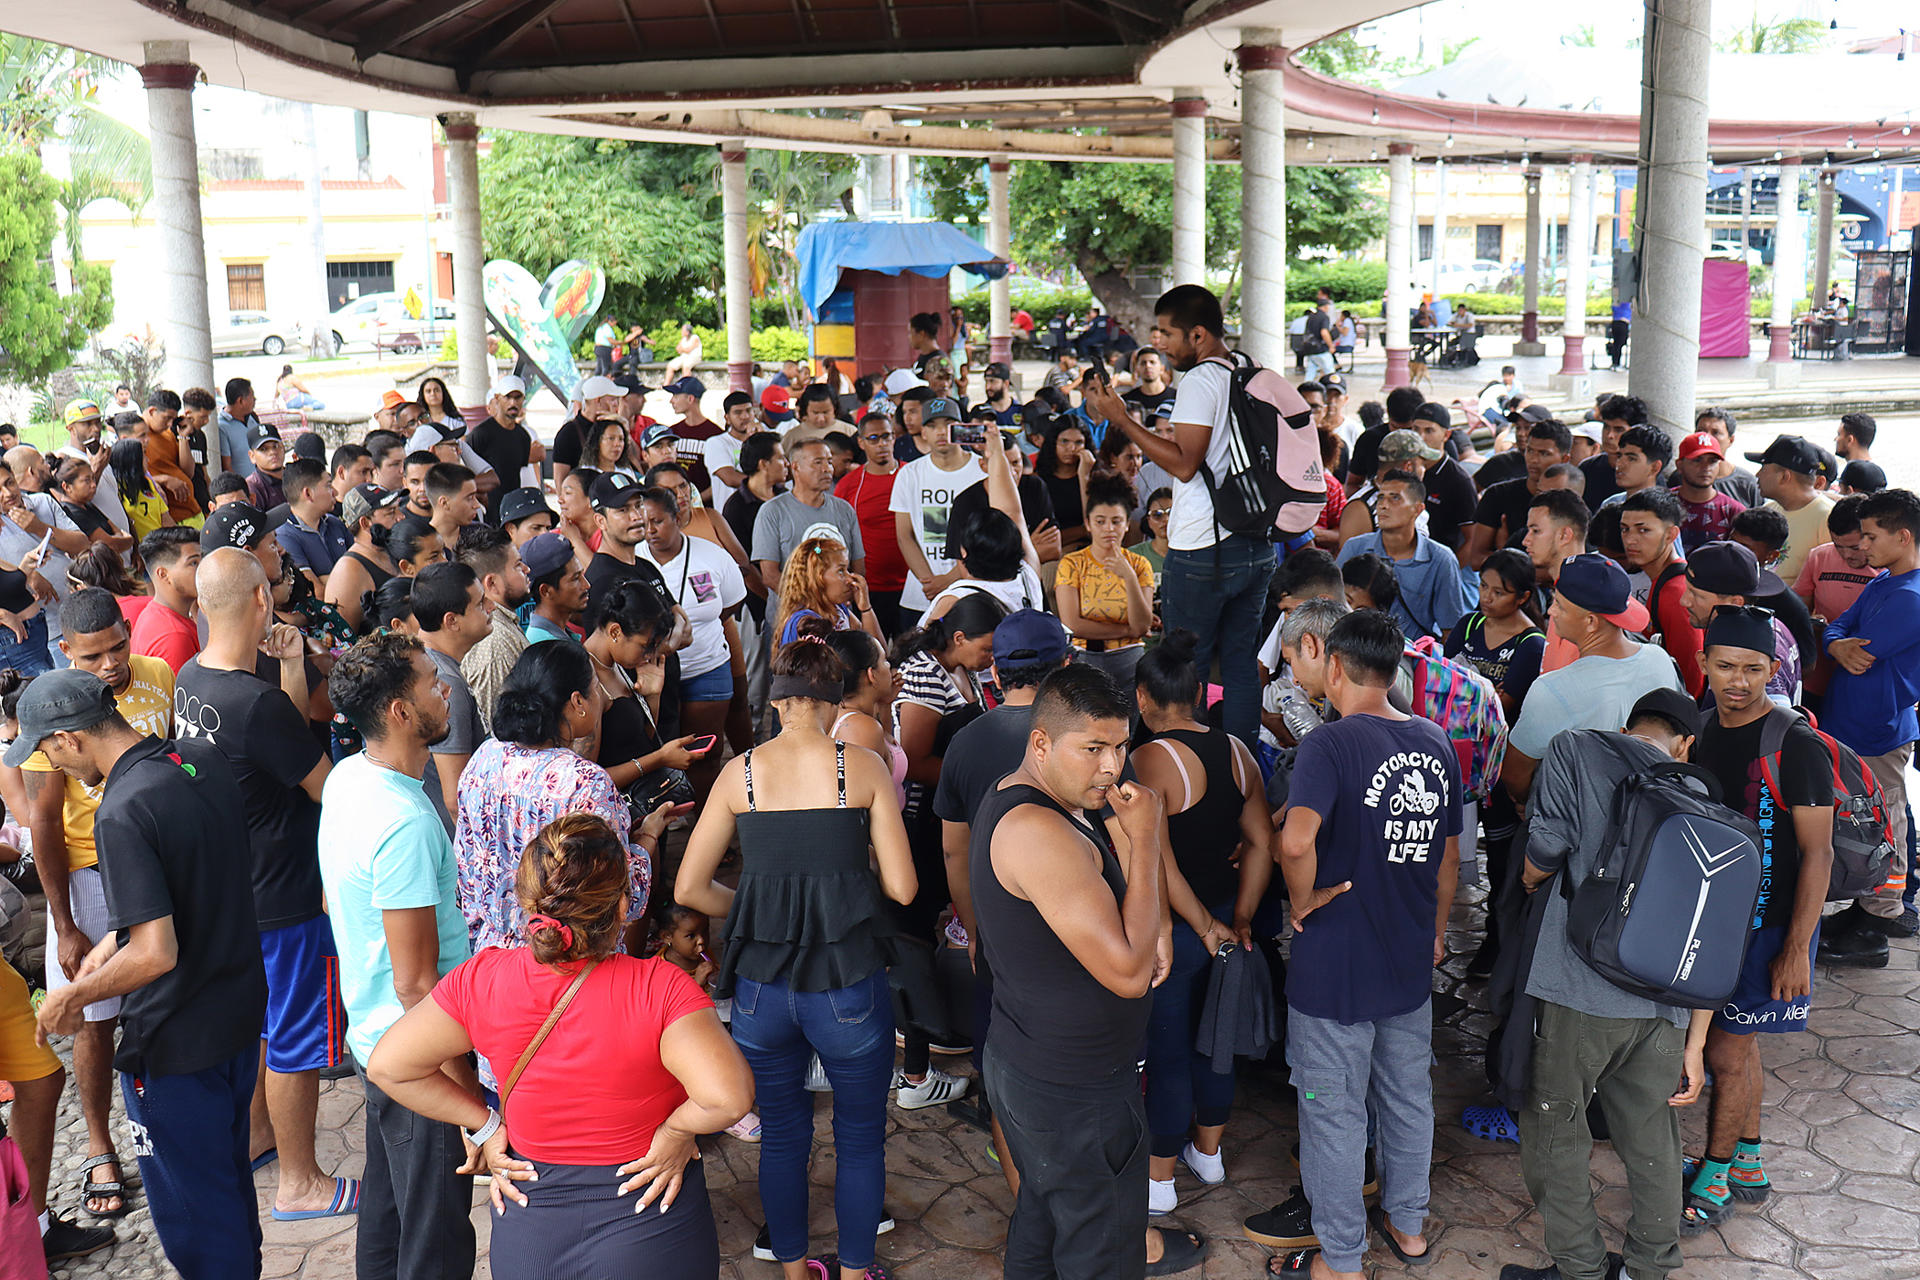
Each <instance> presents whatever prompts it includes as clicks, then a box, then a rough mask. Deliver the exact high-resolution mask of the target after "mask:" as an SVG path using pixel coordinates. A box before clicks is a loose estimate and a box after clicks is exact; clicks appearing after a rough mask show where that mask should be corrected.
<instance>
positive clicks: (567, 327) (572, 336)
mask: <svg viewBox="0 0 1920 1280" xmlns="http://www.w3.org/2000/svg"><path fill="white" fill-rule="evenodd" d="M606 295H607V273H606V272H604V271H602V270H601V269H600V268H598V267H594V266H589V265H587V264H586V263H584V262H582V261H580V259H578V258H570V259H568V260H567V261H566V262H563V263H561V264H560V265H559V266H557V267H555V268H554V269H553V270H552V271H550V272H548V273H547V282H546V283H545V284H543V285H541V286H540V301H541V302H542V303H543V304H544V305H545V306H546V308H547V310H548V311H549V312H551V313H552V314H553V319H554V322H555V323H556V324H558V325H559V326H560V331H561V332H562V333H564V334H566V335H567V345H568V346H570V347H571V346H572V345H573V344H574V343H576V342H578V341H580V335H581V334H583V333H585V332H586V331H587V326H588V325H590V324H592V323H593V318H594V317H595V316H597V315H599V314H600V300H601V299H602V298H604V297H606Z"/></svg>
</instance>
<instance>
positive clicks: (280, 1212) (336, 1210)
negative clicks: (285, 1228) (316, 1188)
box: [273, 1178, 360, 1222]
mask: <svg viewBox="0 0 1920 1280" xmlns="http://www.w3.org/2000/svg"><path fill="white" fill-rule="evenodd" d="M358 1212H360V1179H358V1178H335V1179H334V1180H333V1203H332V1204H330V1205H328V1206H327V1207H326V1208H324V1209H275V1210H273V1220H274V1221H275V1222H307V1221H309V1220H311V1219H313V1218H343V1217H346V1216H347V1215H348V1214H353V1213H358Z"/></svg>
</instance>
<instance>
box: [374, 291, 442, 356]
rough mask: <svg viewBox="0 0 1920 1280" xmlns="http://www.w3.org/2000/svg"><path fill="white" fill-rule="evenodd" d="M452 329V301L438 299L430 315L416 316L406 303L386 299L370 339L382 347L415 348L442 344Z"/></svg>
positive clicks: (383, 348) (411, 350)
mask: <svg viewBox="0 0 1920 1280" xmlns="http://www.w3.org/2000/svg"><path fill="white" fill-rule="evenodd" d="M451 332H453V304H452V303H451V302H440V301H437V300H436V301H435V302H434V304H433V314H432V316H431V317H430V318H415V317H413V316H410V315H408V314H407V309H406V307H405V306H404V305H403V304H402V303H400V302H399V301H397V300H395V301H387V302H383V303H381V304H380V306H379V307H378V308H377V309H376V310H375V312H374V317H373V323H372V324H371V325H370V326H369V327H368V330H367V341H369V342H372V343H373V344H374V345H375V346H376V347H378V348H379V349H380V350H382V351H401V352H415V351H419V350H421V349H423V348H425V347H435V348H437V347H439V345H440V344H441V342H442V341H443V340H445V338H446V336H447V335H448V334H449V333H451Z"/></svg>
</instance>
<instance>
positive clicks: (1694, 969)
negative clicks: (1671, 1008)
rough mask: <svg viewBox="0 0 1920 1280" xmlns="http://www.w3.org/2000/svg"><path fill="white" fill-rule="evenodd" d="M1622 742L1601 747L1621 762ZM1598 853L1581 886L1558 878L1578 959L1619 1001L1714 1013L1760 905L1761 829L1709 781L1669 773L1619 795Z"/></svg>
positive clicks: (1698, 772)
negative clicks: (1626, 996)
mask: <svg viewBox="0 0 1920 1280" xmlns="http://www.w3.org/2000/svg"><path fill="white" fill-rule="evenodd" d="M1615 736H1616V735H1613V734H1598V735H1596V738H1597V739H1598V740H1599V741H1600V742H1602V743H1604V744H1605V745H1606V747H1607V749H1608V750H1610V751H1613V752H1615V753H1616V754H1618V755H1621V756H1623V757H1626V756H1627V752H1626V751H1625V750H1624V749H1623V748H1622V747H1620V746H1619V745H1618V744H1616V743H1615V742H1614V741H1613V738H1614V737H1615ZM1600 849H1601V852H1600V857H1599V860H1598V861H1597V862H1596V863H1595V864H1594V868H1593V873H1592V874H1591V875H1589V876H1588V877H1587V878H1586V880H1585V881H1584V882H1583V883H1581V884H1579V885H1574V884H1571V883H1569V878H1568V877H1567V876H1566V875H1565V874H1562V875H1561V877H1560V892H1561V894H1562V895H1563V896H1564V897H1565V898H1566V899H1567V942H1568V944H1569V945H1570V946H1572V948H1573V952H1574V954H1575V955H1577V956H1579V957H1580V959H1581V960H1583V961H1585V962H1586V964H1587V966H1588V967H1589V968H1591V969H1592V970H1593V971H1594V972H1596V973H1598V974H1599V975H1600V976H1601V977H1603V978H1605V979H1606V980H1607V981H1608V982H1611V983H1612V984H1613V985H1614V986H1616V987H1619V988H1620V989H1621V990H1622V991H1626V992H1629V993H1631V994H1633V995H1637V996H1643V997H1645V998H1646V999H1648V1000H1652V1001H1654V1002H1656V1003H1658V1004H1665V1005H1677V1006H1679V1007H1681V1008H1689V1009H1717V1008H1719V1007H1720V1006H1721V1005H1722V1004H1724V1003H1725V1002H1726V999H1727V997H1728V996H1729V995H1731V994H1733V989H1734V985H1735V984H1736V982H1737V981H1738V980H1739V977H1740V966H1741V963H1742V962H1743V961H1744V960H1745V958H1746V949H1747V939H1748V937H1749V936H1750V933H1751V931H1752V926H1753V912H1754V905H1755V903H1756V902H1758V900H1759V897H1760V828H1759V827H1757V826H1756V825H1754V823H1753V822H1752V820H1750V819H1748V818H1746V817H1745V816H1743V815H1741V814H1739V813H1736V812H1734V811H1733V810H1732V809H1729V808H1727V807H1726V806H1725V805H1723V804H1721V803H1720V783H1719V781H1718V780H1717V779H1716V778H1715V777H1714V776H1713V775H1712V774H1710V773H1708V772H1707V771H1706V770H1705V769H1702V768H1700V767H1699V766H1697V765H1691V764H1682V763H1681V762H1679V761H1677V760H1673V761H1665V762H1662V763H1659V764H1654V765H1652V766H1649V767H1647V768H1644V769H1641V770H1640V771H1638V772H1636V773H1634V774H1631V775H1629V776H1628V777H1627V778H1626V779H1625V780H1624V781H1623V782H1622V783H1621V784H1620V787H1619V790H1618V791H1616V792H1615V793H1614V798H1613V812H1612V815H1611V816H1610V818H1609V819H1608V824H1607V832H1606V836H1605V838H1604V839H1603V840H1602V842H1601V846H1600Z"/></svg>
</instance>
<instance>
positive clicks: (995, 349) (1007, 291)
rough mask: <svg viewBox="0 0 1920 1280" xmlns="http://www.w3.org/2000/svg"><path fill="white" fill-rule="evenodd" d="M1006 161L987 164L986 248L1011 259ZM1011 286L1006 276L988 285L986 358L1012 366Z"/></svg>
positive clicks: (1010, 221)
mask: <svg viewBox="0 0 1920 1280" xmlns="http://www.w3.org/2000/svg"><path fill="white" fill-rule="evenodd" d="M1009 167H1010V166H1009V162H1008V161H1005V160H989V161H987V248H989V249H991V250H993V253H994V256H995V257H999V258H1008V259H1011V258H1012V256H1013V215H1012V212H1011V209H1010V207H1009V205H1008V202H1007V185H1008V182H1009V180H1010V175H1009V173H1008V169H1009ZM1012 293H1013V290H1012V284H1011V282H1010V281H1009V280H1008V279H1007V277H1005V276H1001V277H1000V278H999V279H998V280H995V281H993V282H992V283H991V284H989V285H988V286H987V359H988V360H989V361H991V362H993V363H995V364H1005V365H1011V364H1012V363H1013V298H1012Z"/></svg>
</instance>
